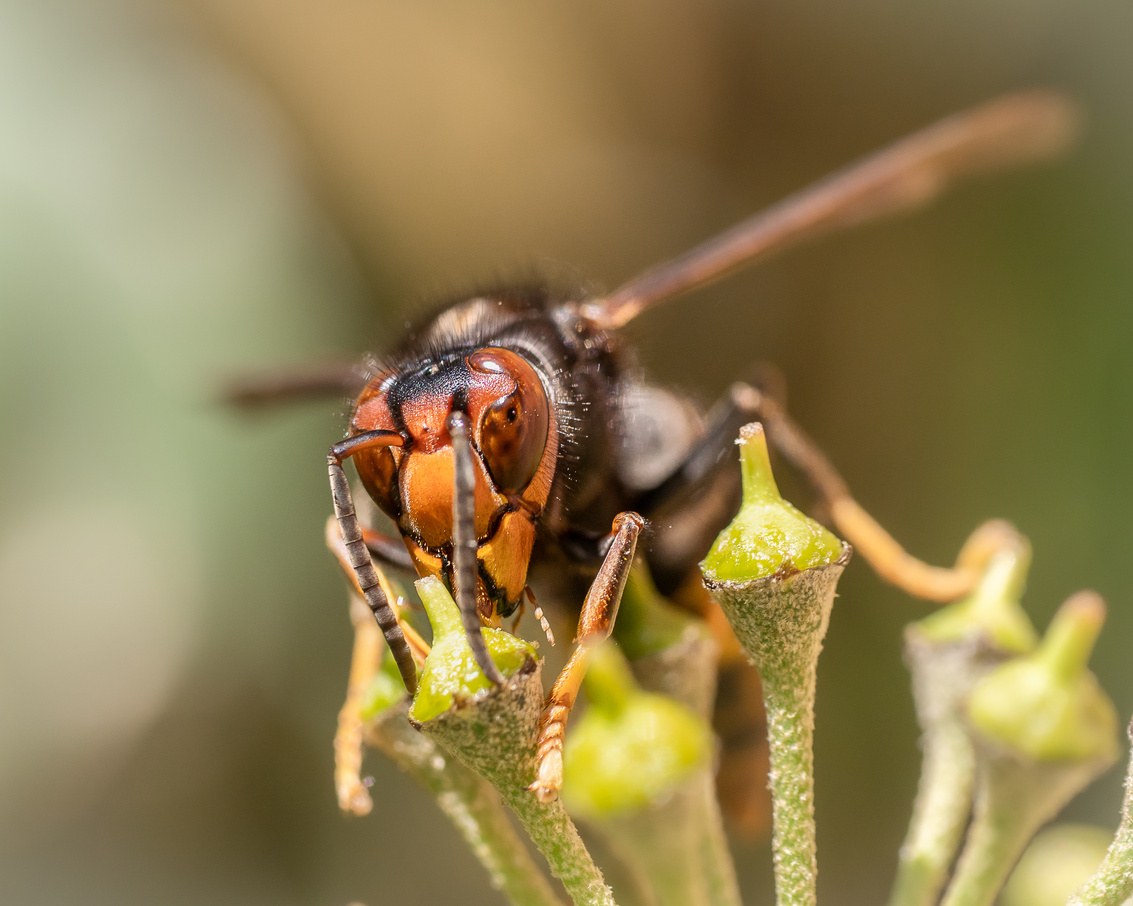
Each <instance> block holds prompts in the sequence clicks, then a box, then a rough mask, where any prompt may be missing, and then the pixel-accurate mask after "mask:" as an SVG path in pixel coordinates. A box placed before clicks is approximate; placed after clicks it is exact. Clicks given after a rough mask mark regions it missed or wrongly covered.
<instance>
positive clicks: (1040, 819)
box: [941, 745, 1110, 906]
mask: <svg viewBox="0 0 1133 906" xmlns="http://www.w3.org/2000/svg"><path fill="white" fill-rule="evenodd" d="M979 761H980V773H979V779H978V783H977V788H976V790H977V792H976V804H975V814H974V816H973V818H972V826H971V829H970V830H969V831H968V839H967V841H966V842H965V844H964V852H963V853H962V854H961V856H960V861H959V862H958V863H957V866H956V873H955V874H954V875H953V877H952V883H951V884H950V885H949V886H948V890H947V891H946V892H945V894H944V899H943V900H942V901H941V906H991V904H992V903H993V902H994V901H995V898H996V896H997V895H998V894H999V891H1000V888H1002V887H1003V884H1004V882H1005V881H1006V880H1007V877H1008V875H1009V874H1010V873H1011V869H1012V868H1014V867H1015V863H1016V862H1017V861H1018V859H1019V856H1020V855H1021V854H1022V852H1023V850H1024V848H1025V847H1026V845H1027V843H1028V842H1029V841H1030V839H1031V837H1032V836H1034V834H1035V832H1036V831H1037V830H1038V829H1039V828H1040V827H1042V825H1043V824H1045V823H1046V822H1047V821H1049V820H1050V819H1051V818H1052V817H1054V815H1056V814H1057V813H1058V812H1059V811H1060V810H1061V809H1062V807H1063V806H1065V805H1066V803H1067V802H1069V801H1070V800H1071V799H1072V798H1073V797H1074V796H1075V795H1077V794H1078V792H1079V791H1080V790H1082V788H1083V787H1085V786H1086V784H1087V783H1089V782H1090V781H1091V780H1093V779H1094V778H1095V777H1096V776H1097V775H1098V774H1100V773H1101V771H1102V770H1104V769H1105V768H1106V767H1107V766H1108V764H1109V763H1110V762H1108V761H1106V760H1104V759H1101V760H1093V761H1083V762H1082V763H1080V764H1075V763H1073V762H1069V763H1067V762H1062V763H1049V764H1038V763H1035V762H1032V761H1021V760H1018V759H1016V758H1014V757H1012V756H1011V755H1009V754H1007V753H1005V752H1002V751H992V750H991V749H990V748H989V747H988V746H986V745H985V746H984V747H983V749H982V751H981V754H980V755H979Z"/></svg>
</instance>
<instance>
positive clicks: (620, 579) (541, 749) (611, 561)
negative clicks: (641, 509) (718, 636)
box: [529, 513, 645, 802]
mask: <svg viewBox="0 0 1133 906" xmlns="http://www.w3.org/2000/svg"><path fill="white" fill-rule="evenodd" d="M644 527H645V520H644V519H642V518H641V517H640V516H639V515H637V513H619V514H618V515H617V516H615V517H614V530H613V532H612V533H611V535H610V539H611V541H610V547H609V550H607V552H606V557H605V559H604V560H603V561H602V566H601V568H599V570H598V575H597V576H596V577H595V579H594V582H593V584H592V585H591V586H590V591H588V592H587V593H586V600H585V601H584V602H583V604H582V615H581V616H580V617H579V619H578V636H577V638H576V640H575V642H576V644H575V648H574V651H573V652H572V653H571V656H570V660H568V661H567V664H566V666H565V667H563V670H562V673H560V674H559V676H558V679H556V680H555V684H554V686H552V687H551V693H550V695H548V696H547V702H546V704H545V705H544V707H543V716H542V717H541V718H540V721H539V736H538V739H537V742H536V752H535V782H534V783H532V784H531V786H530V787H529V789H530V790H532V791H533V792H534V793H535V795H536V796H538V797H539V799H540V801H542V802H550V801H551V800H553V799H554V798H555V797H556V796H557V795H558V793H559V789H560V788H561V787H562V785H563V737H564V735H565V733H566V722H567V718H568V717H570V712H571V708H573V707H574V701H575V699H576V698H577V697H578V689H579V686H580V685H581V684H582V678H583V676H585V675H586V664H587V659H588V656H589V652H590V649H591V648H593V647H594V646H595V645H597V644H598V643H599V642H602V641H605V640H606V639H608V638H609V637H610V631H611V630H612V629H613V626H614V619H615V618H616V617H617V615H618V605H619V604H621V600H622V591H623V590H624V589H625V584H626V579H627V578H628V576H629V571H630V567H631V566H632V565H633V555H634V551H635V550H636V548H637V538H638V536H639V535H640V534H641V530H642V528H644Z"/></svg>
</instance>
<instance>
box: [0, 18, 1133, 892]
mask: <svg viewBox="0 0 1133 906" xmlns="http://www.w3.org/2000/svg"><path fill="white" fill-rule="evenodd" d="M1130 35H1133V5H1131V4H1129V3H1127V2H1123V0H1110V2H1106V0H1077V2H1074V0H1027V2H1022V0H984V2H980V3H972V2H961V3H957V2H954V0H953V2H944V0H925V2H920V3H915V4H913V3H907V2H901V0H857V2H839V0H814V2H811V3H808V4H798V3H792V2H788V0H764V2H753V3H744V2H740V0H711V2H705V0H683V2H678V0H673V2H664V3H656V4H645V3H613V4H611V3H604V2H600V0H576V2H575V3H572V4H569V5H568V4H561V5H552V4H522V3H504V2H498V3H497V2H485V3H477V4H465V3H460V2H451V0H440V2H433V3H428V4H399V3H389V2H378V0H330V2H324V3H319V4H314V3H303V2H298V0H270V2H269V0H184V2H182V3H177V2H173V0H162V2H157V0H151V2H141V0H137V2H131V0H23V2H19V0H0V469H2V471H0V474H2V476H3V478H2V479H0V900H2V901H3V902H4V903H13V904H62V903H72V902H82V903H84V904H88V906H93V904H103V903H106V904H111V903H113V904H134V903H137V904H142V903H147V904H149V903H161V904H182V903H185V904H188V903H205V902H207V903H210V904H229V903H231V904H255V903H265V904H266V903H271V904H292V903H294V904H342V903H346V902H348V901H354V900H358V901H362V902H365V903H368V904H370V906H376V904H386V903H423V904H433V903H454V902H460V903H497V902H500V900H499V898H498V897H497V896H496V895H495V894H494V893H493V892H492V891H491V890H490V889H489V888H488V885H487V882H486V879H485V876H484V874H483V872H482V871H481V870H480V869H479V867H478V866H477V865H476V864H475V863H474V862H473V861H472V859H471V857H470V856H469V855H468V854H467V852H466V851H465V850H464V849H463V847H462V846H461V845H460V844H459V842H458V840H457V837H456V835H455V833H454V832H453V831H452V830H451V829H450V828H449V827H448V826H447V824H446V823H445V822H444V821H443V819H442V818H441V817H440V816H439V814H438V813H437V812H436V811H435V810H434V809H433V807H432V806H431V804H430V803H429V802H428V801H427V799H426V797H425V796H424V795H423V794H421V793H419V792H418V791H417V790H416V789H415V788H413V787H412V786H411V785H410V784H409V783H408V782H407V781H406V780H404V779H403V778H401V777H400V776H399V775H397V774H396V773H394V772H393V771H391V770H390V769H389V768H388V767H387V765H386V764H385V763H384V762H383V761H382V760H381V759H380V758H378V757H374V758H372V759H371V760H370V761H369V762H368V765H367V769H368V770H370V771H372V773H373V774H374V775H375V777H376V785H375V788H374V792H375V801H376V805H375V810H374V813H373V815H371V816H370V817H369V818H366V819H364V820H348V819H346V818H344V817H342V816H341V815H339V814H338V812H337V808H336V805H335V800H334V792H333V788H332V777H331V767H332V752H331V745H330V743H331V737H332V734H333V731H334V723H335V714H336V710H337V708H338V706H339V704H340V701H341V698H342V694H343V690H344V683H345V676H346V669H347V659H348V656H349V650H350V632H349V625H348V620H347V614H346V600H345V594H344V588H343V583H342V580H341V578H340V576H339V575H338V574H337V573H336V567H335V566H334V564H333V562H332V560H331V558H330V556H329V555H328V554H327V553H326V551H325V550H324V549H323V547H322V541H321V535H322V527H323V521H324V519H325V518H326V516H327V514H328V512H329V495H328V493H327V487H326V474H325V467H324V465H323V464H322V463H323V455H324V453H325V450H326V448H327V445H328V444H329V443H330V442H332V441H333V440H335V439H337V438H339V437H340V436H341V432H342V430H343V420H342V413H341V412H340V411H336V407H335V406H334V405H330V406H320V405H318V404H312V405H305V406H302V407H298V408H296V409H294V410H291V411H287V412H283V413H281V414H280V415H279V416H278V417H266V418H260V419H254V420H252V421H247V420H242V419H239V418H236V417H234V416H233V415H232V414H230V413H228V412H225V411H224V410H223V409H222V408H220V407H218V406H217V405H216V404H215V402H214V398H215V393H216V390H217V388H218V387H219V386H220V384H221V382H222V381H223V379H224V378H226V377H228V376H231V375H234V374H245V373H248V372H255V371H256V370H257V369H262V368H270V367H273V366H281V365H290V364H294V363H310V362H313V361H325V360H337V359H340V358H342V357H344V356H345V357H347V358H350V357H356V356H358V355H359V354H361V353H362V352H363V351H365V350H371V349H373V350H381V349H383V348H384V347H386V346H388V345H389V344H390V343H392V342H393V341H394V340H395V339H396V337H397V336H398V331H399V326H400V324H401V323H402V321H403V320H404V318H405V316H406V314H407V313H409V312H412V311H414V310H417V309H418V308H419V307H420V306H421V305H422V304H423V303H425V302H428V301H429V300H431V299H436V298H437V297H438V296H447V295H449V294H451V293H454V292H459V291H460V290H461V288H462V287H468V286H471V285H473V284H476V283H477V282H483V281H485V280H489V279H492V278H495V277H497V276H504V277H507V276H516V275H519V276H526V275H529V274H531V273H533V272H539V273H549V274H552V275H554V276H556V277H558V278H559V279H565V280H567V281H568V282H580V281H581V282H585V283H586V284H587V285H592V286H595V287H599V288H601V287H612V286H615V285H617V284H618V283H619V282H620V281H622V280H623V279H626V278H628V277H629V276H631V275H633V274H634V273H636V272H637V271H639V270H640V269H642V268H644V267H645V266H647V265H649V264H651V263H653V262H655V261H657V260H659V259H662V258H664V257H667V256H669V255H671V254H674V253H676V252H680V251H683V250H684V249H685V248H687V247H688V246H690V245H692V244H693V243H695V242H696V241H698V240H700V239H702V238H704V237H706V236H707V235H709V234H711V233H713V232H714V231H716V230H718V229H720V228H722V227H724V226H727V225H729V224H730V223H732V222H733V221H735V220H737V219H739V218H740V217H742V216H744V215H746V214H748V213H750V212H752V211H754V210H755V209H757V208H759V207H761V206H762V205H765V204H767V203H769V202H772V201H774V200H776V199H778V198H779V197H780V196H782V195H784V194H785V193H787V192H789V191H791V190H793V189H795V188H798V187H800V186H802V185H804V184H805V183H807V182H809V181H810V180H812V179H814V178H816V177H819V176H822V175H824V174H825V173H826V172H828V171H830V170H832V169H834V168H835V167H837V166H839V165H841V164H843V163H845V162H847V161H848V160H850V159H852V158H854V157H856V156H858V155H859V154H862V153H865V152H867V151H870V150H872V149H874V148H875V147H877V146H879V145H881V144H883V143H885V142H887V141H889V140H891V139H894V138H897V137H899V136H901V135H903V134H904V133H906V132H908V131H911V130H913V129H915V128H917V127H919V126H921V125H924V124H925V123H927V122H929V121H931V120H933V119H935V118H937V117H939V116H941V115H944V114H947V113H950V112H953V111H955V110H958V109H960V108H963V107H965V106H968V105H971V104H973V103H976V102H979V101H981V100H984V99H986V98H989V97H991V96H993V95H995V94H997V93H1000V92H1002V91H1006V90H1010V89H1014V88H1019V87H1028V86H1033V85H1050V86H1055V87H1061V88H1064V89H1066V90H1067V91H1069V92H1070V93H1071V94H1073V95H1074V96H1075V97H1076V98H1078V99H1079V100H1080V102H1081V104H1082V105H1083V108H1084V109H1085V111H1086V114H1087V117H1088V130H1087V132H1086V134H1085V137H1084V140H1083V142H1082V144H1081V146H1080V148H1079V149H1078V150H1077V152H1076V153H1075V154H1074V155H1073V156H1072V157H1071V158H1069V159H1068V160H1067V161H1066V162H1065V163H1063V164H1060V165H1056V166H1054V167H1049V168H1046V169H1041V170H1034V171H1028V172H1025V173H1020V174H1013V175H1010V176H1006V177H1002V178H997V179H994V180H991V181H987V182H981V183H978V184H976V185H970V186H966V187H964V188H963V189H961V190H960V191H957V192H955V193H954V194H952V195H951V196H949V197H948V199H947V200H946V201H944V202H943V203H941V204H939V205H938V206H937V207H936V208H934V209H933V210H931V211H929V212H926V213H922V214H918V215H916V216H914V217H911V218H908V219H905V220H900V221H895V222H891V223H886V224H884V225H880V226H876V227H871V228H868V229H865V230H862V231H860V232H857V233H853V234H850V235H844V236H839V237H837V238H834V239H830V240H828V241H825V242H823V243H821V244H820V245H816V246H814V247H810V248H807V249H805V250H799V251H797V252H794V253H792V254H790V255H789V256H786V257H784V258H782V259H780V260H777V261H775V262H773V263H772V264H770V265H768V266H765V267H763V268H761V269H759V270H756V271H751V272H747V273H744V274H742V275H740V276H737V277H735V278H733V279H731V280H730V281H728V282H726V283H722V284H719V285H717V286H714V287H712V288H710V289H708V290H706V291H704V292H701V293H699V294H697V295H695V296H691V297H688V298H685V299H683V300H680V301H678V302H675V303H673V304H671V305H669V306H668V307H665V308H662V309H660V310H657V311H656V312H654V313H650V314H649V315H647V316H644V317H642V318H641V319H640V322H639V323H636V324H634V325H633V326H632V328H631V330H630V334H631V335H632V337H633V339H634V340H635V341H636V342H637V343H638V344H639V347H640V350H641V357H642V361H643V363H644V365H645V366H646V367H647V368H648V369H649V371H650V372H651V373H652V374H653V375H654V376H655V377H656V378H658V379H659V380H661V381H664V382H667V383H672V384H675V385H679V386H683V387H685V388H687V389H688V390H689V391H690V392H691V393H692V394H693V395H694V396H695V397H696V398H697V399H699V400H701V401H703V402H708V401H710V400H712V399H713V398H714V397H715V396H716V395H718V394H719V393H720V392H721V391H722V390H723V388H725V387H726V386H727V384H728V382H729V381H730V380H732V379H733V378H735V377H737V376H739V375H741V374H743V373H744V371H745V369H746V368H747V367H748V365H749V364H750V363H751V362H752V361H754V360H771V361H774V362H776V363H778V364H779V365H780V366H781V367H782V368H783V370H784V371H785V373H786V375H787V378H788V379H789V381H790V390H791V404H792V407H793V409H794V411H795V413H796V415H797V416H798V418H799V420H800V421H801V422H802V423H803V424H804V425H806V426H807V428H808V429H810V431H811V432H812V433H813V434H814V436H815V437H816V438H817V439H818V440H819V441H820V442H821V443H822V444H823V445H824V446H825V448H826V449H827V450H828V451H829V452H830V454H831V456H832V457H833V459H834V460H835V461H836V463H837V464H838V465H839V466H840V467H841V468H842V469H843V471H844V473H845V475H846V477H847V478H848V479H849V481H850V483H851V486H852V487H853V488H854V489H855V490H856V492H857V494H858V497H859V499H860V500H861V501H863V503H865V505H866V506H868V507H869V508H871V509H872V511H873V512H874V513H875V514H876V515H877V516H878V517H879V518H880V520H881V521H882V522H883V523H884V524H885V525H886V526H887V527H889V528H890V529H891V530H892V531H893V532H894V534H896V535H897V536H898V537H899V538H900V539H902V540H903V541H905V542H906V543H907V545H908V547H909V548H910V549H911V550H912V551H914V552H915V553H918V554H920V555H922V556H924V557H926V558H928V559H930V560H933V561H937V562H945V561H951V559H952V557H953V556H954V555H955V552H956V550H957V549H958V547H959V545H960V543H961V541H962V539H963V538H964V536H965V535H966V533H967V532H968V531H969V530H970V529H971V528H972V527H973V526H974V525H975V524H976V523H977V522H978V521H980V520H982V519H984V518H986V517H990V516H1005V517H1009V518H1011V519H1013V520H1014V521H1016V522H1017V524H1018V525H1019V526H1020V527H1021V528H1022V530H1023V531H1024V532H1026V533H1027V534H1028V535H1029V536H1030V538H1031V539H1032V541H1033V543H1034V548H1035V564H1034V568H1033V571H1032V581H1031V587H1030V591H1029V593H1028V597H1027V601H1028V605H1029V608H1030V610H1031V612H1032V613H1033V615H1034V617H1035V619H1036V621H1037V622H1038V623H1039V625H1040V626H1041V625H1045V623H1046V621H1047V619H1048V618H1049V615H1050V614H1051V612H1052V611H1053V610H1054V608H1055V607H1056V606H1057V604H1058V603H1059V602H1060V601H1061V600H1062V599H1063V598H1064V597H1065V596H1066V595H1068V594H1069V593H1070V592H1072V591H1074V590H1075V589H1077V588H1080V587H1083V586H1090V587H1093V588H1096V589H1097V590H1098V591H1100V592H1101V593H1102V594H1103V595H1104V596H1105V597H1106V598H1107V599H1108V601H1109V602H1110V604H1111V616H1110V624H1109V626H1108V628H1107V630H1106V632H1105V633H1104V635H1103V637H1102V639H1101V642H1100V646H1099V650H1098V652H1097V654H1096V658H1095V665H1096V669H1097V672H1098V673H1099V674H1100V676H1101V678H1102V680H1103V682H1104V684H1105V686H1106V687H1107V688H1108V689H1109V691H1110V692H1111V694H1112V695H1113V696H1114V698H1115V700H1116V702H1117V704H1118V707H1119V710H1120V711H1121V712H1122V713H1123V714H1124V715H1129V714H1130V713H1131V712H1133V691H1131V690H1133V661H1131V659H1130V657H1129V641H1128V640H1129V639H1130V637H1131V631H1133V611H1131V610H1130V607H1129V602H1130V601H1131V600H1133V573H1131V571H1130V569H1129V565H1130V551H1131V550H1133V519H1131V516H1130V513H1131V511H1133V478H1131V476H1130V469H1129V464H1130V462H1131V458H1133V419H1131V417H1130V416H1131V411H1133V355H1131V354H1130V349H1131V347H1133V254H1131V251H1130V248H1131V240H1133V168H1131V167H1130V161H1133V53H1130ZM787 488H788V490H791V489H792V488H796V489H797V486H796V485H791V484H789V483H788V484H787ZM841 591H842V597H841V599H840V601H839V606H838V607H837V608H836V611H835V614H834V619H833V624H832V627H831V632H830V637H829V640H828V644H827V648H826V653H825V654H824V656H823V661H822V664H821V669H820V681H819V705H818V708H819V714H818V728H819V729H818V741H817V775H818V776H817V786H818V789H817V795H818V820H819V828H820V833H819V837H820V853H821V855H820V862H821V869H822V870H821V877H820V880H819V887H820V891H821V894H822V895H823V896H824V898H830V897H834V896H836V897H837V899H838V901H839V902H840V903H845V904H850V906H853V904H858V903H862V904H865V903H876V902H879V901H881V898H882V897H883V896H884V894H885V891H886V889H887V886H888V883H889V879H890V876H891V871H892V868H893V865H894V861H895V855H896V848H897V845H898V843H899V841H900V839H901V837H902V835H903V829H904V824H905V821H906V819H907V809H908V804H909V801H910V798H911V796H912V793H913V790H914V787H915V783H916V771H917V767H916V765H917V750H916V731H915V727H914V724H913V720H912V706H911V702H910V698H909V693H908V685H907V680H906V677H905V673H904V670H903V668H902V666H901V662H900V655H899V635H900V630H901V627H902V625H903V624H904V623H905V622H907V621H908V620H910V619H912V618H914V617H917V616H920V615H922V614H923V613H924V612H925V609H924V608H923V607H922V606H920V605H915V604H912V603H910V602H909V601H908V600H906V599H905V598H903V597H902V596H901V595H900V594H897V593H895V592H894V591H892V590H890V589H889V588H887V587H884V586H883V585H881V584H880V583H879V582H878V580H877V579H875V578H874V577H873V576H872V575H871V574H870V573H869V571H868V570H867V569H866V567H865V566H864V564H862V563H860V562H859V563H857V564H855V565H853V566H852V567H851V569H850V570H849V572H848V574H847V576H846V578H845V579H844V580H843V585H842V589H841ZM1120 775H1121V771H1120V769H1115V770H1114V771H1113V772H1111V773H1110V774H1109V775H1107V776H1106V777H1105V778H1104V779H1103V780H1102V781H1101V782H1099V783H1098V784H1097V785H1096V786H1095V787H1094V788H1092V789H1091V790H1090V791H1089V792H1087V793H1086V794H1085V795H1084V796H1083V797H1082V798H1081V799H1080V800H1079V801H1078V802H1077V803H1076V804H1075V805H1074V806H1072V808H1071V812H1072V814H1073V815H1074V817H1076V818H1078V819H1082V820H1091V821H1095V822H1101V823H1106V824H1113V823H1114V822H1115V821H1116V815H1117V803H1118V797H1119V791H1120ZM736 851H737V856H738V858H739V864H740V871H741V875H742V883H743V886H744V889H745V891H746V892H747V893H748V894H749V899H750V900H751V901H752V902H760V901H762V902H766V901H767V897H768V895H769V892H770V881H769V868H768V866H769V862H770V855H769V851H768V848H767V846H766V845H752V844H739V843H737V845H736Z"/></svg>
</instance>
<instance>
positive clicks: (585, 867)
mask: <svg viewBox="0 0 1133 906" xmlns="http://www.w3.org/2000/svg"><path fill="white" fill-rule="evenodd" d="M534 779H535V775H534V774H532V775H531V778H530V780H529V781H528V783H530V782H531V780H534ZM497 789H499V791H500V797H501V798H502V799H503V800H504V802H506V803H507V804H508V806H510V807H511V809H512V811H514V812H515V814H516V817H517V818H519V822H520V824H522V825H523V829H524V830H526V831H527V834H528V836H529V837H531V841H532V842H533V843H534V844H535V846H536V847H537V848H538V849H539V852H541V853H542V854H543V856H544V857H545V858H546V860H547V864H548V865H550V866H551V874H553V875H554V876H555V877H556V878H558V879H559V880H560V881H562V882H563V886H564V887H565V888H566V891H567V893H568V894H569V895H570V897H571V899H572V900H573V901H574V903H575V904H576V906H583V904H586V906H615V904H614V896H613V894H612V893H611V892H610V888H609V887H607V886H606V882H605V880H604V879H603V878H602V872H601V871H599V870H598V867H597V866H596V865H595V864H594V861H593V860H592V859H591V857H590V853H589V851H588V850H587V849H586V846H585V844H584V843H583V842H582V838H581V837H579V835H578V830H577V829H576V828H575V826H574V822H573V821H571V820H570V817H569V816H568V815H567V812H566V809H565V808H564V807H563V803H562V800H561V799H556V800H554V801H553V802H546V803H544V802H540V801H539V799H538V798H537V797H536V796H535V794H534V793H531V792H528V790H527V788H526V785H523V786H518V785H515V786H511V785H509V786H501V787H497Z"/></svg>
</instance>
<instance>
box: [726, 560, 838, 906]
mask: <svg viewBox="0 0 1133 906" xmlns="http://www.w3.org/2000/svg"><path fill="white" fill-rule="evenodd" d="M849 558H850V548H849V547H848V546H845V547H843V551H842V556H841V558H839V559H838V560H836V561H835V562H833V563H829V564H827V565H825V566H816V567H812V568H810V569H806V570H803V571H802V572H798V573H794V574H789V575H786V576H778V575H775V576H768V577H766V578H763V579H755V580H753V581H750V582H734V583H733V582H726V581H725V582H720V581H716V580H714V579H713V577H712V576H710V575H709V574H708V573H707V572H706V574H705V580H706V582H707V584H708V586H709V588H710V589H711V590H712V592H713V594H714V595H715V596H716V598H717V600H719V602H720V605H721V607H722V608H723V610H724V613H725V615H726V616H727V617H728V622H729V623H731V625H732V628H733V629H734V630H735V632H736V638H738V639H739V641H740V644H741V645H742V646H743V648H744V651H745V653H746V654H747V656H748V658H749V659H750V660H751V662H752V663H753V664H755V666H756V667H758V668H759V672H760V675H761V676H762V677H763V699H764V705H765V706H766V709H767V735H768V742H769V743H770V750H771V773H770V786H771V816H772V850H773V852H774V856H775V895H776V900H777V902H778V904H779V906H815V901H816V882H817V878H818V858H817V848H816V844H815V829H814V700H815V686H816V675H817V667H818V655H819V652H821V650H822V639H823V637H824V636H825V634H826V627H827V625H828V624H829V621H830V610H831V607H832V605H833V603H834V591H835V588H836V586H837V582H838V577H839V576H840V575H841V574H842V570H843V569H844V568H845V565H846V563H847V562H849Z"/></svg>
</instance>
